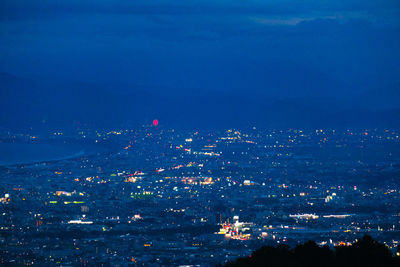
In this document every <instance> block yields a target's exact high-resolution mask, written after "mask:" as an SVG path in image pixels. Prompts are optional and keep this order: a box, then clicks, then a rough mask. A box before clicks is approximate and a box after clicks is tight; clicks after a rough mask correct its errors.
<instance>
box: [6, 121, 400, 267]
mask: <svg viewBox="0 0 400 267" xmlns="http://www.w3.org/2000/svg"><path fill="white" fill-rule="evenodd" d="M399 135H400V132H396V131H392V130H341V131H339V130H332V129H331V130H322V129H319V130H295V129H290V130H257V129H255V128H253V129H248V130H228V131H221V132H217V131H216V132H205V133H201V132H197V131H183V130H181V131H177V130H172V129H169V130H168V129H163V128H160V127H155V126H149V127H143V128H140V129H138V130H114V131H94V130H84V131H83V130H80V131H79V132H78V133H74V132H71V133H64V132H62V131H57V132H55V133H51V134H48V135H46V134H15V135H12V134H10V133H8V134H7V135H5V136H2V137H1V139H0V142H8V143H23V144H25V143H29V144H32V143H35V144H36V143H46V144H54V145H55V146H56V145H57V144H59V143H62V144H71V145H72V144H73V145H74V146H84V149H83V150H84V153H81V154H77V155H76V157H69V158H64V159H59V160H54V161H44V162H31V163H29V162H27V163H25V164H12V165H5V166H0V196H1V198H0V246H1V248H2V249H1V252H0V264H16V265H17V264H25V265H32V264H39V265H55V266H66V265H93V264H97V265H104V266H109V265H111V266H151V265H154V266H157V265H174V266H175V265H200V266H209V265H216V264H218V263H225V262H227V261H229V260H233V259H235V258H237V257H244V256H247V255H250V254H251V252H252V251H253V250H255V249H257V248H259V247H261V246H263V245H266V244H269V245H277V244H287V245H289V246H294V245H296V244H298V243H302V242H304V241H307V240H310V239H311V240H315V241H316V242H318V243H319V244H321V245H324V244H327V245H330V246H337V245H346V244H349V243H350V242H353V241H354V240H355V239H357V238H360V237H361V236H362V235H364V234H369V235H371V236H373V237H374V238H376V239H377V240H379V241H381V242H385V243H386V244H387V245H388V246H389V247H390V248H393V249H395V247H396V246H397V245H398V242H399V240H400V235H399V230H400V183H399V181H400V137H399Z"/></svg>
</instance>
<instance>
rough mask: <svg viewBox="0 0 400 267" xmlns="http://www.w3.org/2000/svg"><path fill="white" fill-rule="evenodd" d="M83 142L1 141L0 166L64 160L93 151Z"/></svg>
mask: <svg viewBox="0 0 400 267" xmlns="http://www.w3.org/2000/svg"><path fill="white" fill-rule="evenodd" d="M93 152H94V149H93V147H92V146H85V145H83V144H27V143H0V166H6V165H15V164H29V163H35V162H43V161H53V160H62V159H70V158H75V157H79V156H82V155H85V154H88V153H93Z"/></svg>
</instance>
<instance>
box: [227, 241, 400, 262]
mask: <svg viewBox="0 0 400 267" xmlns="http://www.w3.org/2000/svg"><path fill="white" fill-rule="evenodd" d="M398 250H399V248H398ZM220 266H222V265H220ZM224 266H225V267H237V266H252V267H253V266H271V267H272V266H276V267H278V266H279V267H294V266H315V267H330V266H349V267H350V266H351V267H358V266H360V267H361V266H363V267H375V266H376V267H386V266H400V257H397V256H393V255H392V253H391V252H390V250H389V248H388V247H387V246H386V245H384V244H381V243H379V242H378V241H376V240H374V239H372V238H371V237H370V236H368V235H366V236H364V237H363V238H362V239H360V240H358V241H356V242H354V243H353V244H352V245H351V246H338V247H335V248H334V249H333V250H331V249H330V248H329V247H328V246H327V245H325V246H323V247H320V246H318V245H317V244H316V243H315V242H314V241H308V242H306V243H304V244H301V245H298V246H296V247H295V248H294V249H290V248H289V247H288V246H286V245H280V246H278V247H271V246H264V247H262V248H260V249H258V250H256V251H254V252H253V253H252V254H251V255H250V256H249V257H247V258H239V259H237V260H236V261H234V262H230V263H228V264H226V265H224Z"/></svg>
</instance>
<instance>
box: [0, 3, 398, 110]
mask: <svg viewBox="0 0 400 267" xmlns="http://www.w3.org/2000/svg"><path fill="white" fill-rule="evenodd" d="M0 5H1V8H0V51H1V52H0V72H4V73H8V74H12V75H15V76H17V77H23V78H28V79H35V80H37V79H51V80H57V81H60V82H64V81H73V82H87V83H91V84H102V85H107V86H108V88H114V89H113V90H121V91H131V92H136V91H146V92H148V93H151V94H158V95H182V94H183V95H196V94H201V95H203V94H204V95H207V94H209V95H212V94H214V93H219V94H221V93H222V94H223V93H227V94H236V95H253V96H258V95H261V96H265V97H268V98H289V97H298V98H310V97H313V98H329V99H338V100H345V102H347V103H348V102H350V103H353V104H358V103H357V97H359V96H361V95H365V94H370V93H371V92H372V95H373V94H376V92H377V91H385V92H387V94H388V95H389V96H393V91H395V92H394V95H398V94H396V90H398V86H399V82H400V81H399V77H400V64H399V62H400V51H399V48H400V4H399V2H398V1H370V0H363V1H355V0H347V1H328V0H325V1H304V0H303V1H297V0H283V1H271V0H266V1H208V0H205V1H148V0H147V1H141V0H135V1H105V0H97V1H76V0H70V1H57V0H51V1H29V0H21V1H9V0H5V1H4V0H3V1H2V3H1V4H0ZM115 88H119V89H115ZM389 98H390V99H392V100H393V97H389ZM371 99H373V97H371ZM371 99H370V100H371ZM370 100H369V101H367V102H365V103H366V104H367V105H374V103H373V102H371V101H370ZM389 102H390V101H389ZM389 102H388V103H387V104H388V107H392V106H393V105H395V102H396V101H391V102H390V103H389ZM385 103H386V102H385V100H382V101H380V102H379V103H377V105H379V106H381V107H382V106H383V107H384V106H385Z"/></svg>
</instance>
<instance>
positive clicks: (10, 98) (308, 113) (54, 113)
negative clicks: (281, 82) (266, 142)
mask: <svg viewBox="0 0 400 267" xmlns="http://www.w3.org/2000/svg"><path fill="white" fill-rule="evenodd" d="M0 84H1V90H0V111H1V112H0V125H1V126H2V127H8V128H28V127H34V128H35V127H36V128H40V127H70V126H73V125H74V124H76V123H81V124H89V125H92V126H96V127H121V126H125V125H130V126H132V127H134V126H139V125H141V124H144V123H149V122H151V121H152V119H153V118H158V119H159V120H160V123H161V124H162V125H167V126H168V127H181V128H202V127H204V128H207V127H208V128H212V129H214V128H216V127H217V128H226V127H243V126H253V125H254V126H259V127H283V128H289V127H300V128H308V127H311V128H315V127H350V128H354V127H398V126H399V125H400V108H396V107H395V106H393V105H392V106H391V107H390V108H389V109H385V108H384V107H382V105H381V106H380V107H374V106H370V107H368V108H367V107H362V106H359V105H356V104H354V103H353V102H351V101H348V102H346V101H345V100H343V101H338V100H337V99H332V98H318V97H315V98H313V97H311V96H310V97H306V98H305V97H292V98H288V97H286V98H282V97H276V96H267V95H252V94H247V93H245V91H243V93H238V92H232V93H225V92H222V91H218V92H217V91H209V92H202V91H199V90H198V91H196V92H195V93H193V92H192V91H191V90H189V89H187V90H183V89H179V90H177V89H174V88H162V89H159V91H158V92H159V93H155V90H153V89H151V90H149V88H146V87H143V86H132V85H99V84H89V83H81V82H61V81H54V80H48V79H23V78H19V77H16V76H13V75H10V74H6V73H0Z"/></svg>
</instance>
